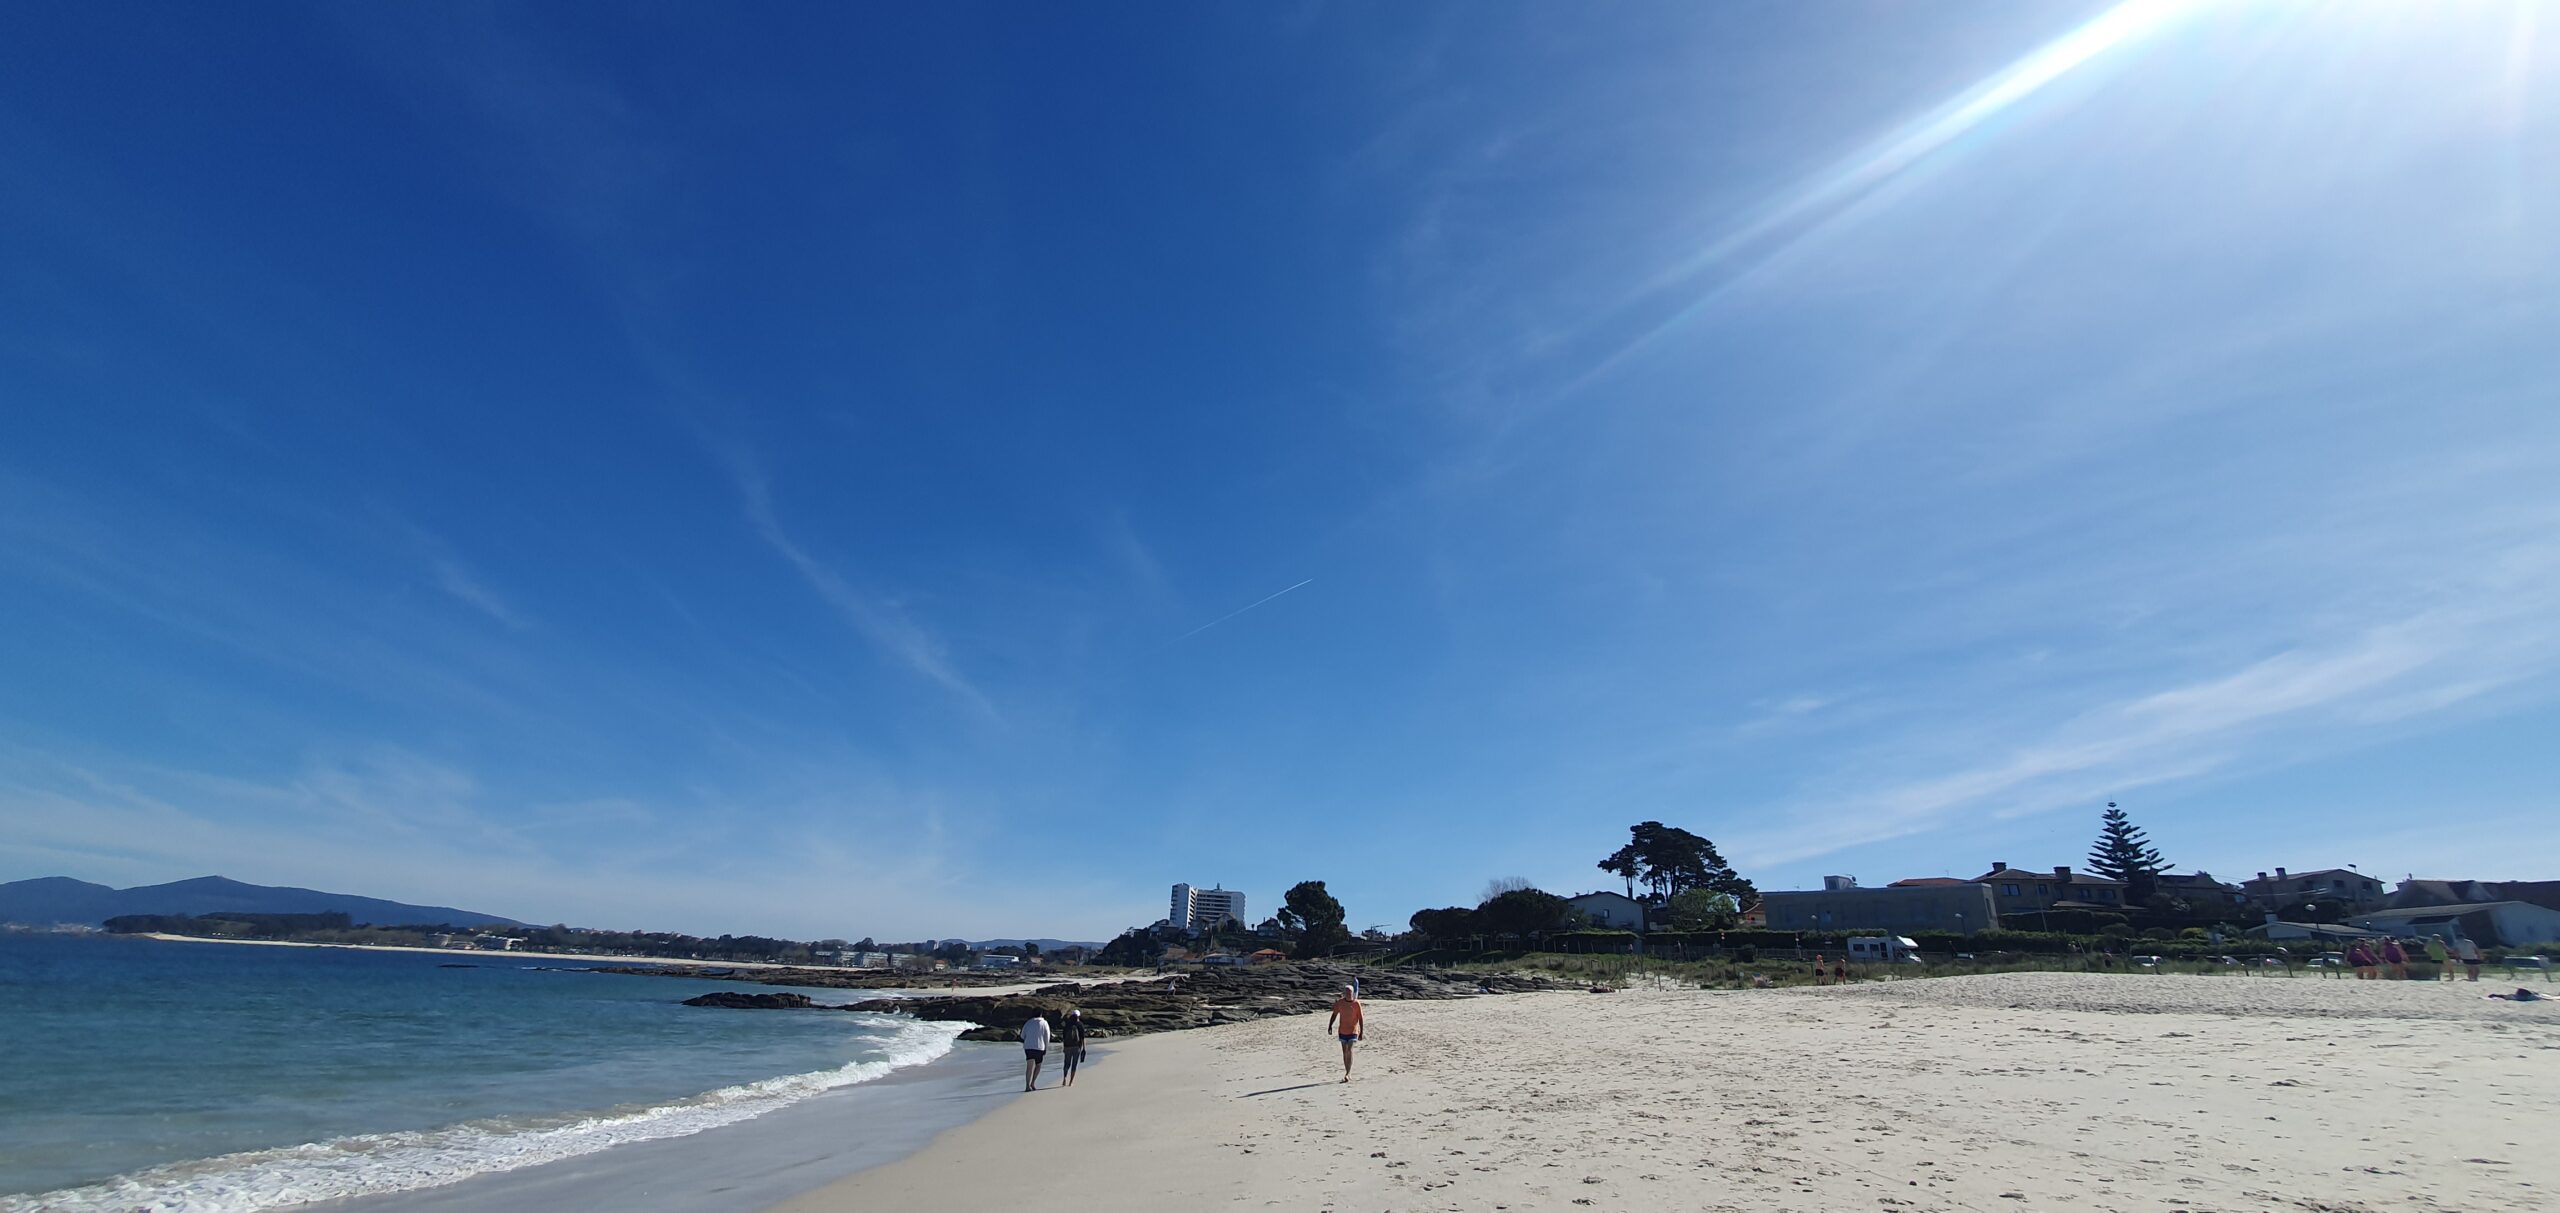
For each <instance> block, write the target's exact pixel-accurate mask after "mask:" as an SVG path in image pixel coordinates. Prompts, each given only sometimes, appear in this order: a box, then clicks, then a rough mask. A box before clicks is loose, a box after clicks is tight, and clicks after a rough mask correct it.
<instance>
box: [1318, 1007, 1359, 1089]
mask: <svg viewBox="0 0 2560 1213" xmlns="http://www.w3.org/2000/svg"><path fill="white" fill-rule="evenodd" d="M1366 1026H1367V1025H1366V1023H1365V1022H1364V1017H1363V1015H1362V1014H1361V1009H1360V991H1359V990H1358V989H1356V988H1355V987H1352V986H1344V987H1342V997H1340V998H1337V999H1334V1000H1333V1014H1331V1015H1327V1016H1325V1017H1324V1030H1325V1031H1327V1032H1331V1033H1333V1034H1334V1036H1336V1037H1337V1038H1339V1039H1340V1040H1341V1041H1342V1081H1344V1082H1349V1081H1351V1046H1353V1045H1356V1044H1358V1043H1360V1038H1361V1035H1362V1031H1361V1029H1362V1028H1364V1027H1366Z"/></svg>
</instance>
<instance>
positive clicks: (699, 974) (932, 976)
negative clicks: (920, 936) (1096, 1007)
mask: <svg viewBox="0 0 2560 1213" xmlns="http://www.w3.org/2000/svg"><path fill="white" fill-rule="evenodd" d="M586 971H587V972H589V973H615V974H620V975H622V976H625V977H692V978H699V979H703V980H708V981H744V982H751V983H753V984H755V985H762V986H796V987H798V988H800V989H804V990H808V989H816V990H913V989H921V988H924V987H927V986H938V987H945V988H948V987H954V986H956V987H960V988H963V989H966V988H969V987H974V986H1018V985H1021V984H1022V983H1023V982H1024V981H1025V980H1028V979H1030V978H1031V977H1032V976H1033V975H1031V974H1025V973H1004V972H986V973H978V972H960V973H896V972H891V971H890V970H887V969H721V968H708V967H705V966H702V965H601V966H597V967H594V968H590V969H587V970H586Z"/></svg>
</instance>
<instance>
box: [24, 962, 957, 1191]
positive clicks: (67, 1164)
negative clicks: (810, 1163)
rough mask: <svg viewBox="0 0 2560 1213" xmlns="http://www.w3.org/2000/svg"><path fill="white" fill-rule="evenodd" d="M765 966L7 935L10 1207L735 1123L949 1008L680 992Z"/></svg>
mask: <svg viewBox="0 0 2560 1213" xmlns="http://www.w3.org/2000/svg"><path fill="white" fill-rule="evenodd" d="M455 966H466V967H455ZM770 988H772V987H763V986H751V985H746V984H743V983H736V984H733V983H726V982H713V981H699V980H685V979H673V978H648V977H623V976H614V975H609V974H601V973H592V972H585V971H581V966H580V965H578V964H577V963H576V962H561V961H544V960H539V959H534V958H519V957H508V956H504V955H501V954H495V953H452V954H436V953H401V952H381V951H360V950H354V949H340V948H282V947H251V946H238V945H225V944H198V943H172V942H166V941H159V940H148V939H133V938H115V937H102V936H68V935H44V934H10V933H0V1213H28V1211H32V1210H37V1209H44V1210H63V1211H66V1213H71V1211H77V1210H105V1209H116V1210H125V1209H134V1208H153V1209H168V1210H200V1211H203V1213H237V1211H242V1210H251V1209H268V1208H278V1207H283V1206H287V1205H291V1204H299V1203H302V1202H305V1201H312V1200H324V1199H331V1198H335V1197H342V1196H358V1195H371V1194H379V1193H388V1192H399V1191H407V1190H412V1189H417V1188H424V1187H433V1186H437V1185H441V1184H447V1183H452V1182H456V1181H459V1180H462V1179H465V1178H469V1177H471V1176H475V1175H481V1174H487V1173H490V1172H495V1171H505V1170H513V1169H516V1168H521V1167H528V1166H533V1165H537V1164H540V1163H545V1162H551V1161H556V1160H559V1159H564V1158H569V1157H573V1156H575V1155H579V1154H586V1153H592V1152H594V1151H598V1150H604V1149H609V1148H612V1147H614V1146H617V1145H624V1144H630V1143H636V1142H644V1141H656V1140H663V1139H667V1138H673V1137H681V1136H686V1135H690V1134H694V1133H699V1132H702V1131H705V1130H708V1129H714V1128H718V1127H720V1126H723V1125H728V1124H734V1123H737V1122H739V1121H742V1120H746V1119H749V1118H753V1117H756V1116H759V1115H762V1114H764V1113H767V1112H771V1111H775V1110H778V1109H780V1108H784V1107H787V1106H789V1105H792V1104H794V1103H797V1102H800V1101H803V1100H807V1099H810V1098H812V1097H814V1096H817V1095H819V1094H822V1093H825V1092H828V1091H831V1090H836V1089H840V1088H844V1087H847V1086H850V1085H853V1084H857V1083H863V1082H866V1081H869V1080H873V1079H877V1078H881V1077H885V1076H887V1075H888V1074H890V1073H891V1072H893V1071H896V1070H899V1069H902V1068H905V1067H909V1066H916V1065H921V1064H923V1063H925V1062H927V1061H931V1060H932V1059H934V1058H937V1057H940V1056H942V1055H944V1054H945V1053H948V1052H949V1051H950V1050H951V1048H952V1041H953V1038H954V1036H955V1035H956V1034H957V1032H958V1031H959V1028H960V1025H956V1024H932V1023H921V1022H918V1021H915V1020H910V1019H904V1018H899V1017H892V1016H878V1015H854V1014H844V1013H791V1012H773V1013H759V1012H747V1011H719V1010H709V1009H702V1008H694V1007H686V1006H683V1005H680V1004H681V1002H682V1000H684V999H686V998H689V997H692V996H694V995H696V994H701V993H705V992H707V991H710V990H715V989H740V990H764V989H770ZM807 992H808V993H810V994H812V995H813V996H817V997H821V998H823V999H824V1000H826V1001H830V1002H842V1001H849V996H848V995H847V992H845V991H841V990H820V991H807Z"/></svg>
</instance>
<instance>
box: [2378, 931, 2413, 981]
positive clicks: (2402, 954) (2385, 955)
mask: <svg viewBox="0 0 2560 1213" xmlns="http://www.w3.org/2000/svg"><path fill="white" fill-rule="evenodd" d="M2382 963H2384V964H2387V965H2389V966H2391V980H2393V981H2407V980H2409V950H2408V949H2407V948H2404V947H2401V946H2400V941H2399V940H2397V939H2386V940H2383V941H2382Z"/></svg>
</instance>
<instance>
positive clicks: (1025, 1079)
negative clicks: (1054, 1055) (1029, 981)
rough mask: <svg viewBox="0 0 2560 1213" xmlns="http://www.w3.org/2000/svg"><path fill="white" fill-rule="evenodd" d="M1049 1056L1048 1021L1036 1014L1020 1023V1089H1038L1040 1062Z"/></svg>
mask: <svg viewBox="0 0 2560 1213" xmlns="http://www.w3.org/2000/svg"><path fill="white" fill-rule="evenodd" d="M1048 1058H1049V1021H1048V1020H1046V1019H1042V1018H1041V1017H1039V1016H1038V1015H1034V1016H1032V1017H1031V1018H1030V1019H1029V1020H1028V1021H1026V1022H1025V1023H1024V1024H1023V1025H1022V1089H1023V1090H1025V1091H1037V1090H1039V1089H1040V1063H1041V1062H1043V1061H1046V1060H1048Z"/></svg>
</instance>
